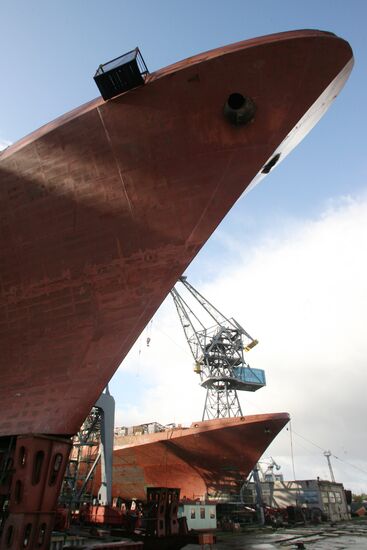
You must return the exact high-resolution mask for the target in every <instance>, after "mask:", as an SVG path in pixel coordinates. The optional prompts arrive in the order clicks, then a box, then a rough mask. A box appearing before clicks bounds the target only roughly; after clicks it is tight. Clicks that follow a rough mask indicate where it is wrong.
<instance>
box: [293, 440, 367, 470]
mask: <svg viewBox="0 0 367 550" xmlns="http://www.w3.org/2000/svg"><path fill="white" fill-rule="evenodd" d="M293 433H294V434H295V435H297V436H298V437H300V438H301V439H303V440H304V441H307V443H310V444H311V445H313V446H314V447H316V448H317V449H319V450H320V451H322V452H325V449H323V448H322V447H320V445H318V444H317V443H315V442H314V441H311V440H310V439H307V437H304V436H303V435H301V434H299V433H297V432H295V431H294V430H293ZM331 456H332V457H333V458H336V460H339V461H340V462H343V463H344V464H346V465H347V466H351V467H352V468H354V469H355V470H359V471H360V472H362V473H363V474H366V475H367V471H366V470H363V468H360V467H359V466H355V464H352V463H351V462H347V461H346V460H343V459H342V458H339V457H338V456H336V455H334V453H331Z"/></svg>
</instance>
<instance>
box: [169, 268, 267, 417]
mask: <svg viewBox="0 0 367 550" xmlns="http://www.w3.org/2000/svg"><path fill="white" fill-rule="evenodd" d="M180 282H181V283H182V285H183V286H184V287H185V289H186V290H187V291H188V293H189V294H188V297H189V299H188V300H185V299H184V297H183V296H182V295H181V294H180V293H179V292H178V290H177V288H175V287H174V288H173V289H172V290H171V296H172V298H173V300H174V303H175V306H176V309H177V313H178V315H179V318H180V321H181V325H182V328H183V330H184V332H185V336H186V340H187V342H188V344H189V347H190V350H191V353H192V355H193V357H194V360H195V369H194V370H195V372H196V373H198V374H199V375H200V379H201V386H203V387H204V388H206V390H207V392H206V399H205V405H204V411H203V420H206V419H208V420H210V419H213V418H225V417H231V416H242V410H241V405H240V402H239V399H238V395H237V390H244V391H256V390H258V389H259V388H262V387H263V386H265V373H264V371H263V370H261V369H252V368H251V367H250V366H249V365H248V364H247V363H246V361H245V359H244V351H249V350H250V349H252V348H253V347H254V346H255V345H256V344H257V343H258V341H257V340H255V339H254V338H252V337H251V336H250V335H249V334H248V332H246V331H245V329H244V328H242V327H241V325H240V324H239V323H238V322H237V321H235V319H233V318H230V319H229V318H227V317H225V316H224V315H223V314H222V313H221V312H220V311H219V310H218V309H217V308H216V307H214V306H213V305H212V304H211V303H210V302H209V301H208V300H207V299H206V298H204V296H202V295H201V294H200V293H199V292H198V291H197V290H196V289H195V288H194V287H193V286H192V285H191V284H190V283H189V282H188V281H187V279H186V277H181V278H180ZM189 302H193V305H191V306H190V305H189ZM194 310H195V311H194ZM198 311H199V312H200V313H199V312H198ZM203 317H206V319H209V323H210V326H206V323H205V321H204V320H203ZM204 323H205V324H204ZM213 323H214V324H213Z"/></svg>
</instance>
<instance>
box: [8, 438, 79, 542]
mask: <svg viewBox="0 0 367 550" xmlns="http://www.w3.org/2000/svg"><path fill="white" fill-rule="evenodd" d="M70 448H71V441H70V440H68V439H63V438H59V437H49V436H43V435H24V436H18V437H17V440H16V444H15V449H14V451H13V453H12V459H11V461H12V464H11V468H10V467H9V468H8V473H9V475H10V476H11V481H8V483H9V486H10V492H9V494H8V495H7V500H8V506H7V510H2V511H1V516H2V523H1V533H0V550H5V549H6V550H19V549H20V548H26V549H27V550H33V549H35V548H37V550H47V549H48V548H49V543H50V537H51V533H52V529H53V525H54V517H55V513H54V512H55V507H56V501H57V498H58V495H59V492H60V487H61V483H62V480H63V476H64V472H65V468H66V463H67V459H68V456H69V452H70Z"/></svg>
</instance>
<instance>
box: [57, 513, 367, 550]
mask: <svg viewBox="0 0 367 550" xmlns="http://www.w3.org/2000/svg"><path fill="white" fill-rule="evenodd" d="M80 535H81V534H80V533H79V536H78V535H76V534H75V535H74V536H65V535H61V534H60V535H59V536H57V535H56V536H54V537H53V543H51V546H50V550H59V549H63V548H70V549H71V548H78V549H80V550H82V549H84V548H86V549H88V550H89V549H90V548H93V546H94V545H96V544H97V545H98V544H101V543H102V542H104V543H107V542H109V543H111V542H113V541H115V544H116V541H117V540H119V541H121V540H122V539H121V538H120V537H113V536H107V537H106V538H104V537H103V538H104V540H103V541H102V539H101V538H99V537H98V538H94V537H90V535H89V536H80ZM216 538H217V543H216V544H215V545H213V546H212V550H229V549H231V548H233V549H234V550H277V549H285V550H287V549H288V550H293V549H297V548H298V549H302V548H304V549H309V550H343V549H345V550H349V549H353V550H365V549H366V548H367V519H364V518H357V519H353V520H350V521H344V522H338V523H335V524H329V523H325V524H321V525H317V526H296V527H292V528H280V529H274V528H272V527H264V528H262V529H260V528H244V529H243V530H242V531H241V532H236V533H228V532H227V533H226V532H217V533H216ZM98 539H99V540H98ZM123 540H125V541H126V542H127V541H128V540H130V541H131V539H128V538H126V539H123ZM175 542H177V543H178V541H175ZM175 542H174V541H173V540H172V539H171V540H170V541H169V540H165V541H163V540H162V539H156V541H155V544H154V543H153V541H152V540H151V541H150V542H149V544H148V545H146V544H145V545H144V546H143V547H142V548H146V549H147V548H149V549H159V550H163V549H167V550H176V549H178V548H180V549H182V550H196V549H197V548H199V545H198V544H186V545H185V544H184V545H182V544H175ZM209 548H210V547H209V545H206V546H205V550H208V549H209Z"/></svg>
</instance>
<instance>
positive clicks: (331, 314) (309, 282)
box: [117, 197, 367, 491]
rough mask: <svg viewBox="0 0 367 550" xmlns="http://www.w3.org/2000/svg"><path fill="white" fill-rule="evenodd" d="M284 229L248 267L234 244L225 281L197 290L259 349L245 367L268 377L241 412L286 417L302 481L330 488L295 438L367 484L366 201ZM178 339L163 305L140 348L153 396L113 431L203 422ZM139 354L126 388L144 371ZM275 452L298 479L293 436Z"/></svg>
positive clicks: (350, 481)
mask: <svg viewBox="0 0 367 550" xmlns="http://www.w3.org/2000/svg"><path fill="white" fill-rule="evenodd" d="M286 227H287V225H286V222H285V224H284V225H283V226H282V227H279V228H275V229H274V232H273V234H272V235H269V236H268V238H266V239H264V240H263V242H262V244H260V245H259V246H258V247H257V248H256V250H254V251H253V252H252V253H251V256H250V257H249V256H248V255H246V254H243V255H242V253H241V243H238V247H237V255H236V256H234V260H235V261H234V262H233V264H232V265H228V268H227V272H226V274H224V275H223V274H222V275H221V276H220V277H219V278H217V279H214V280H212V281H211V282H210V284H206V285H204V286H201V287H200V290H201V291H202V293H203V294H204V295H205V296H207V297H208V299H209V300H212V301H213V302H215V305H216V306H217V307H218V308H219V309H221V310H223V312H224V313H226V314H228V315H230V316H234V317H235V318H236V319H237V320H238V321H239V322H240V323H241V324H243V326H244V327H245V328H246V329H247V330H248V331H249V332H250V334H252V335H253V336H254V337H256V338H258V339H259V341H260V344H259V345H258V346H257V347H256V348H255V349H254V350H252V351H251V352H250V353H249V354H248V355H247V358H248V361H249V362H250V364H251V365H252V366H254V367H258V368H263V369H264V370H265V371H266V374H267V382H268V385H267V387H266V388H264V389H262V390H260V391H258V392H257V393H256V394H249V395H248V394H245V395H241V401H242V403H243V409H244V411H245V413H246V412H247V413H248V414H253V413H258V412H272V411H287V412H289V413H291V416H292V422H293V429H294V432H295V433H294V434H293V446H294V453H295V470H296V475H297V476H298V477H299V478H306V477H315V476H316V475H320V476H321V477H325V478H327V477H328V469H327V462H326V459H325V457H324V456H323V453H322V450H321V449H317V448H316V447H314V446H312V445H310V444H308V443H307V442H305V440H304V439H302V438H301V437H299V436H298V435H297V434H300V435H302V436H304V437H306V438H307V439H309V440H311V441H314V442H316V443H317V444H318V445H319V446H320V447H321V448H322V449H330V450H331V451H332V452H333V453H334V454H335V455H337V456H338V457H339V458H340V459H342V460H343V461H346V462H349V463H352V464H354V465H355V466H356V467H358V468H362V470H364V471H366V472H367V461H366V460H365V456H366V454H367V443H366V438H365V430H366V428H365V426H366V396H365V394H366V388H367V369H366V363H367V337H366V329H367V197H360V198H358V199H357V198H351V197H346V198H342V199H340V200H338V201H334V202H332V203H330V204H328V205H327V208H326V210H325V212H324V213H323V215H322V216H320V218H319V219H316V220H306V221H302V222H300V223H299V224H298V225H295V224H294V221H290V224H289V228H290V230H289V232H288V233H287V231H285V228H286ZM247 254H248V251H247ZM162 331H163V332H162ZM181 332H182V330H181V328H180V326H179V321H178V318H177V317H176V312H175V310H174V308H173V305H172V304H171V303H170V301H169V300H167V301H166V302H165V303H164V304H163V306H162V308H161V310H160V312H159V314H158V315H157V316H156V318H155V320H154V321H153V328H152V334H151V344H150V347H149V348H147V347H146V345H145V343H144V340H143V338H144V335H143V336H142V339H141V341H140V349H141V350H142V351H141V353H140V361H141V365H142V366H141V367H140V368H141V372H144V379H145V382H146V384H142V389H141V395H140V403H139V407H138V409H137V410H135V412H134V414H130V415H129V410H126V409H125V410H124V409H121V407H120V411H119V413H118V416H117V423H119V422H120V424H121V423H123V424H125V425H126V424H129V423H130V422H131V421H132V422H134V423H136V422H140V421H141V422H144V421H150V420H157V421H160V422H162V423H164V422H172V421H176V422H182V423H186V424H187V423H188V422H191V421H194V420H197V419H198V418H200V417H201V414H202V408H203V404H204V394H205V391H204V390H203V389H201V388H200V387H199V386H198V379H197V376H196V375H195V374H194V373H193V372H192V369H191V367H192V362H193V361H192V358H191V356H190V354H189V350H188V347H187V344H186V342H185V340H184V337H183V334H181ZM138 347H139V345H138V346H135V348H134V349H133V350H132V352H131V353H130V355H129V356H128V357H127V359H126V360H125V362H124V365H123V366H122V367H121V375H122V376H123V373H124V372H129V371H130V372H133V371H134V369H136V368H137V367H136V365H137V354H138ZM269 452H270V454H273V455H274V456H276V457H277V459H278V461H279V462H281V463H282V464H283V466H284V468H283V469H284V470H285V473H286V474H287V476H291V472H292V468H291V460H290V439H289V431H286V430H284V431H283V433H282V434H280V436H279V437H278V439H277V440H276V442H274V444H273V445H272V447H271V449H270V450H269ZM332 462H333V466H334V469H335V474H336V477H337V478H339V479H340V480H344V481H345V482H346V485H348V486H350V487H352V488H353V489H355V490H358V491H359V490H361V489H364V490H367V474H363V473H362V472H361V471H359V470H356V469H353V468H352V467H350V466H348V465H346V464H345V463H344V462H341V460H339V461H338V460H336V459H333V458H332Z"/></svg>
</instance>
